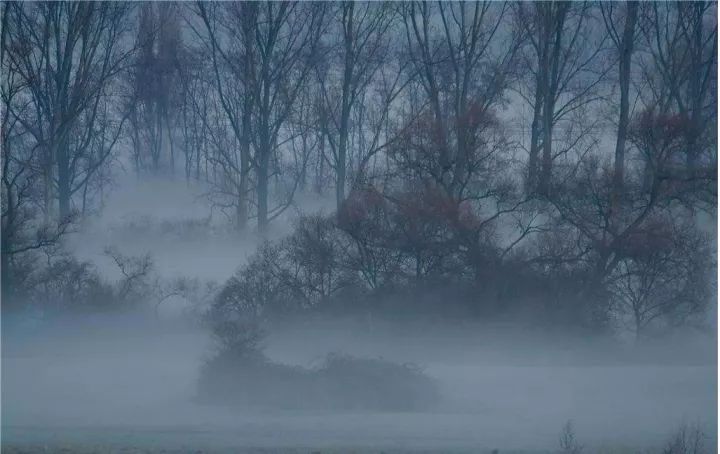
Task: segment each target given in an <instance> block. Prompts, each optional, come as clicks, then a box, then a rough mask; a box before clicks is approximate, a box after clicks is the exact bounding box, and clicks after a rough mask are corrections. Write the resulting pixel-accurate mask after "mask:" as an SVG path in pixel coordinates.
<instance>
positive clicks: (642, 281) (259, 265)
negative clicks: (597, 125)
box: [212, 168, 714, 333]
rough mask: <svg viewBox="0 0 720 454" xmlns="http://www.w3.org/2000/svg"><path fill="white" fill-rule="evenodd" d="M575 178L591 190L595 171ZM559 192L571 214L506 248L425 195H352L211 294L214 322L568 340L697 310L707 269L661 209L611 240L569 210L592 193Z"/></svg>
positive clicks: (706, 287) (690, 237)
mask: <svg viewBox="0 0 720 454" xmlns="http://www.w3.org/2000/svg"><path fill="white" fill-rule="evenodd" d="M586 170H587V171H588V172H594V174H593V175H595V177H593V178H600V179H602V172H601V171H600V170H599V169H597V168H596V169H595V170H594V171H593V170H591V169H586ZM566 189H567V191H566V192H567V193H568V194H569V195H568V196H567V197H572V200H571V201H568V202H567V203H568V204H572V205H573V206H571V207H569V208H568V207H567V206H559V207H557V208H553V207H552V206H550V205H548V204H544V203H543V202H540V201H534V202H533V203H534V204H536V205H538V204H542V209H543V210H545V211H548V212H549V213H550V215H545V221H543V222H544V225H545V227H544V228H536V229H533V228H532V227H527V228H526V234H524V235H521V236H519V237H517V236H513V238H514V239H513V240H512V241H511V242H510V244H509V246H508V241H506V240H504V239H503V230H502V227H503V225H502V224H501V223H500V222H499V220H498V219H499V218H497V219H493V218H483V217H482V216H481V215H480V214H479V213H478V211H477V209H471V208H469V204H468V203H466V202H462V201H458V199H457V198H453V197H451V196H449V195H447V193H446V192H444V191H443V190H442V189H440V188H438V187H433V186H431V185H418V186H417V187H416V190H414V191H413V190H410V189H397V190H393V189H387V188H386V189H385V190H384V192H383V191H380V190H379V189H376V188H373V187H366V188H364V189H360V190H356V191H354V192H353V193H351V194H350V195H349V197H348V199H347V201H346V202H345V203H344V204H343V206H342V207H341V208H340V210H339V211H338V212H337V213H336V214H335V215H332V216H321V215H311V216H305V217H301V218H300V219H299V220H298V221H297V223H296V226H295V229H294V230H293V232H292V233H291V234H290V235H289V236H288V237H286V238H284V239H281V240H279V241H276V242H268V243H265V244H264V245H263V246H262V247H260V248H259V249H258V251H257V252H256V253H255V254H254V255H253V256H252V257H251V258H250V260H249V262H248V264H247V265H245V266H243V267H242V268H241V269H240V270H239V271H238V272H237V273H236V275H235V276H234V277H232V278H231V279H230V280H229V281H228V282H227V283H226V284H225V286H224V287H223V289H222V291H221V292H220V295H219V297H218V298H217V299H216V300H215V303H214V305H213V308H212V315H213V318H214V319H215V320H227V319H229V318H232V317H233V316H235V315H242V316H253V317H260V318H263V319H272V318H274V317H278V316H286V315H291V314H301V313H307V312H323V313H333V314H342V315H353V314H355V315H363V316H366V315H368V313H369V314H373V315H378V316H384V317H423V316H432V317H438V316H440V317H449V318H456V317H464V318H467V317H471V318H472V317H476V318H477V317H482V318H485V319H487V318H488V317H497V316H518V315H520V316H523V315H524V316H526V317H527V318H529V319H531V320H534V321H536V322H538V323H541V324H546V325H552V326H560V325H562V326H564V327H565V328H571V329H580V330H585V331H587V330H590V331H598V330H601V331H602V330H606V329H609V328H612V327H617V326H629V327H631V328H632V329H634V330H636V331H637V332H638V333H640V332H641V331H644V332H650V327H651V326H652V327H655V328H658V327H661V328H663V329H667V328H669V327H672V326H676V325H677V324H683V323H686V322H688V321H690V320H691V319H692V317H693V316H695V315H697V314H701V313H702V312H703V309H704V307H705V306H706V304H707V301H708V298H709V297H710V294H711V293H710V292H711V285H710V279H711V278H710V276H709V274H708V270H712V269H713V265H714V263H713V260H712V255H711V250H710V248H709V246H708V244H709V243H708V242H707V235H704V234H703V233H702V232H701V231H699V230H698V229H697V228H696V227H695V226H694V225H693V224H692V222H693V221H689V222H686V223H684V224H683V223H682V222H679V221H677V220H675V219H673V218H672V216H671V215H672V210H671V209H670V208H668V209H667V210H664V211H661V210H658V211H657V212H653V213H651V214H648V215H647V216H644V217H643V218H642V219H640V220H638V219H637V218H631V220H630V221H631V222H632V225H631V226H627V227H625V231H622V230H620V231H619V232H615V233H614V234H612V235H614V236H612V235H611V233H612V232H611V233H608V232H606V231H605V230H603V229H606V227H603V226H602V222H603V221H602V219H601V218H598V217H597V216H598V215H597V213H594V212H592V211H590V210H591V208H592V206H591V202H590V201H589V200H587V202H588V203H587V205H585V204H579V202H578V200H580V201H583V200H585V199H589V198H591V197H594V195H593V194H594V193H593V191H594V189H593V188H592V187H585V186H577V187H568V188H566ZM563 200H565V199H563V198H562V197H558V198H557V199H556V202H555V203H557V204H558V205H560V204H562V203H563ZM608 200H609V199H608ZM628 203H629V202H628ZM577 204H579V205H578V206H576V205H577ZM522 210H524V212H525V214H526V215H527V216H532V214H533V213H537V210H536V209H535V208H533V207H528V208H522V209H518V212H519V214H518V216H521V215H522V213H523V211H522ZM580 210H585V211H580ZM564 211H567V212H568V213H572V216H573V217H570V215H569V214H562V213H563V212H564ZM514 219H516V220H517V222H518V224H522V219H520V218H519V217H516V218H514ZM630 221H627V220H625V219H623V218H618V220H617V221H614V222H617V223H618V224H619V226H618V228H620V227H622V224H620V223H621V222H630ZM528 225H529V224H528ZM516 230H517V229H516ZM513 235H515V233H514V231H513Z"/></svg>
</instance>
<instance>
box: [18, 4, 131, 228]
mask: <svg viewBox="0 0 720 454" xmlns="http://www.w3.org/2000/svg"><path fill="white" fill-rule="evenodd" d="M129 10H130V6H128V5H123V4H111V3H104V4H101V3H37V4H29V3H25V4H12V7H11V8H10V12H9V14H10V20H11V21H12V26H11V27H9V28H8V33H7V36H6V38H5V39H7V40H8V41H10V47H9V48H10V49H12V51H11V52H8V53H7V55H6V57H7V58H8V59H9V60H11V61H12V65H13V66H14V67H15V68H16V70H17V72H18V74H19V77H21V78H22V80H23V81H24V82H25V84H26V90H27V93H28V96H29V97H30V98H29V101H30V102H29V104H28V106H29V108H31V109H32V113H31V114H28V115H27V116H25V115H19V116H18V117H17V118H18V121H20V122H22V123H23V127H24V128H25V129H26V130H27V131H29V132H30V133H31V134H32V135H33V138H34V140H35V142H36V143H37V144H38V147H39V149H40V152H41V155H42V158H41V166H42V167H41V172H42V177H43V180H44V210H45V213H46V216H47V215H48V214H49V213H50V211H51V208H52V207H51V205H52V198H53V193H54V192H55V188H56V189H57V191H56V192H57V200H58V202H59V204H58V205H59V212H58V216H59V219H60V222H61V223H62V222H64V221H63V219H65V218H66V217H67V216H68V215H69V214H70V212H71V209H72V208H71V198H72V195H73V193H75V192H77V191H78V190H79V189H80V188H81V187H83V186H84V184H85V183H87V181H88V180H89V179H90V178H91V177H92V175H93V174H94V173H95V172H96V171H97V170H98V169H99V168H100V166H101V165H102V163H103V162H105V160H106V159H107V157H108V156H109V154H110V150H111V149H112V147H113V145H114V144H115V142H116V137H115V138H114V139H113V138H111V139H110V141H109V143H108V142H105V143H104V144H103V145H100V150H99V153H98V150H96V149H95V147H94V146H93V145H99V144H98V143H97V142H93V139H94V138H95V137H94V136H95V133H96V128H97V122H103V121H104V120H100V118H102V112H104V108H105V105H104V102H105V100H106V97H107V96H108V93H107V88H108V86H109V84H111V83H112V82H113V80H114V79H115V76H117V74H118V73H119V72H120V71H122V70H123V69H124V68H125V65H126V63H127V62H128V60H129V56H130V55H131V53H132V49H126V48H124V47H123V45H122V44H123V42H124V39H123V36H124V35H125V33H126V31H127V29H128V24H127V17H128V12H129ZM122 122H123V120H120V121H116V123H115V124H114V125H113V129H114V130H115V131H117V130H118V129H119V128H120V127H121V126H122ZM108 125H109V124H108V123H107V121H105V127H107V126H108ZM78 128H79V129H78ZM116 134H117V132H116V133H114V134H113V135H115V136H116ZM91 154H92V155H93V156H90V155H91Z"/></svg>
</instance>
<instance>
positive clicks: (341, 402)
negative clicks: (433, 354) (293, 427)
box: [198, 322, 439, 411]
mask: <svg viewBox="0 0 720 454" xmlns="http://www.w3.org/2000/svg"><path fill="white" fill-rule="evenodd" d="M215 338H216V340H218V341H219V343H220V348H219V349H218V351H217V352H216V354H215V355H214V356H213V357H212V358H210V359H209V360H208V361H206V362H205V364H204V365H203V367H202V369H201V372H200V379H199V382H198V397H199V399H200V400H201V401H202V402H205V403H210V404H226V405H243V406H257V407H267V408H285V409H333V410H353V411H369V410H373V411H420V410H424V409H428V408H431V407H432V406H433V405H434V404H436V403H437V402H438V400H439V392H438V388H437V385H436V383H435V382H434V380H433V379H432V378H430V377H428V376H427V375H425V374H424V373H423V371H422V370H421V369H420V368H419V367H418V366H416V365H413V364H398V363H394V362H390V361H387V360H384V359H370V358H356V357H353V356H349V355H343V354H337V353H332V354H329V355H327V357H326V358H325V360H324V362H323V363H322V364H321V365H320V366H318V367H315V368H303V367H298V366H290V365H286V364H279V363H275V362H272V361H271V360H270V359H268V358H267V357H266V356H265V355H264V354H263V352H262V346H261V339H262V334H261V331H260V330H259V329H258V328H257V325H254V324H252V323H230V322H226V323H223V324H220V325H219V326H216V328H215Z"/></svg>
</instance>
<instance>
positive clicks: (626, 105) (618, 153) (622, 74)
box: [613, 1, 638, 199]
mask: <svg viewBox="0 0 720 454" xmlns="http://www.w3.org/2000/svg"><path fill="white" fill-rule="evenodd" d="M637 9H638V3H637V2H635V1H631V2H627V3H626V16H625V27H624V30H623V36H622V41H621V43H620V49H619V50H620V70H619V80H620V118H619V120H618V132H617V142H616V143H615V169H614V173H613V195H614V197H615V199H617V198H618V197H619V196H620V195H621V194H622V191H623V186H624V181H625V141H626V140H627V130H628V123H629V115H630V64H631V62H632V52H633V41H634V39H635V23H636V22H637Z"/></svg>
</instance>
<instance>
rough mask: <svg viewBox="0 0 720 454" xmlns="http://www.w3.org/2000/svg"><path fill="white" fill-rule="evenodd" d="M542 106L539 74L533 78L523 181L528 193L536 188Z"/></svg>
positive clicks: (541, 83)
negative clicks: (531, 106)
mask: <svg viewBox="0 0 720 454" xmlns="http://www.w3.org/2000/svg"><path fill="white" fill-rule="evenodd" d="M542 106H543V81H542V78H541V77H540V75H539V74H538V76H537V77H536V78H535V105H534V106H533V120H532V126H531V130H530V157H529V159H528V175H527V181H526V183H525V192H526V193H527V194H528V195H529V194H532V193H534V192H535V191H536V190H537V179H538V175H537V174H538V154H539V153H540V131H541V125H540V122H541V120H542Z"/></svg>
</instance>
